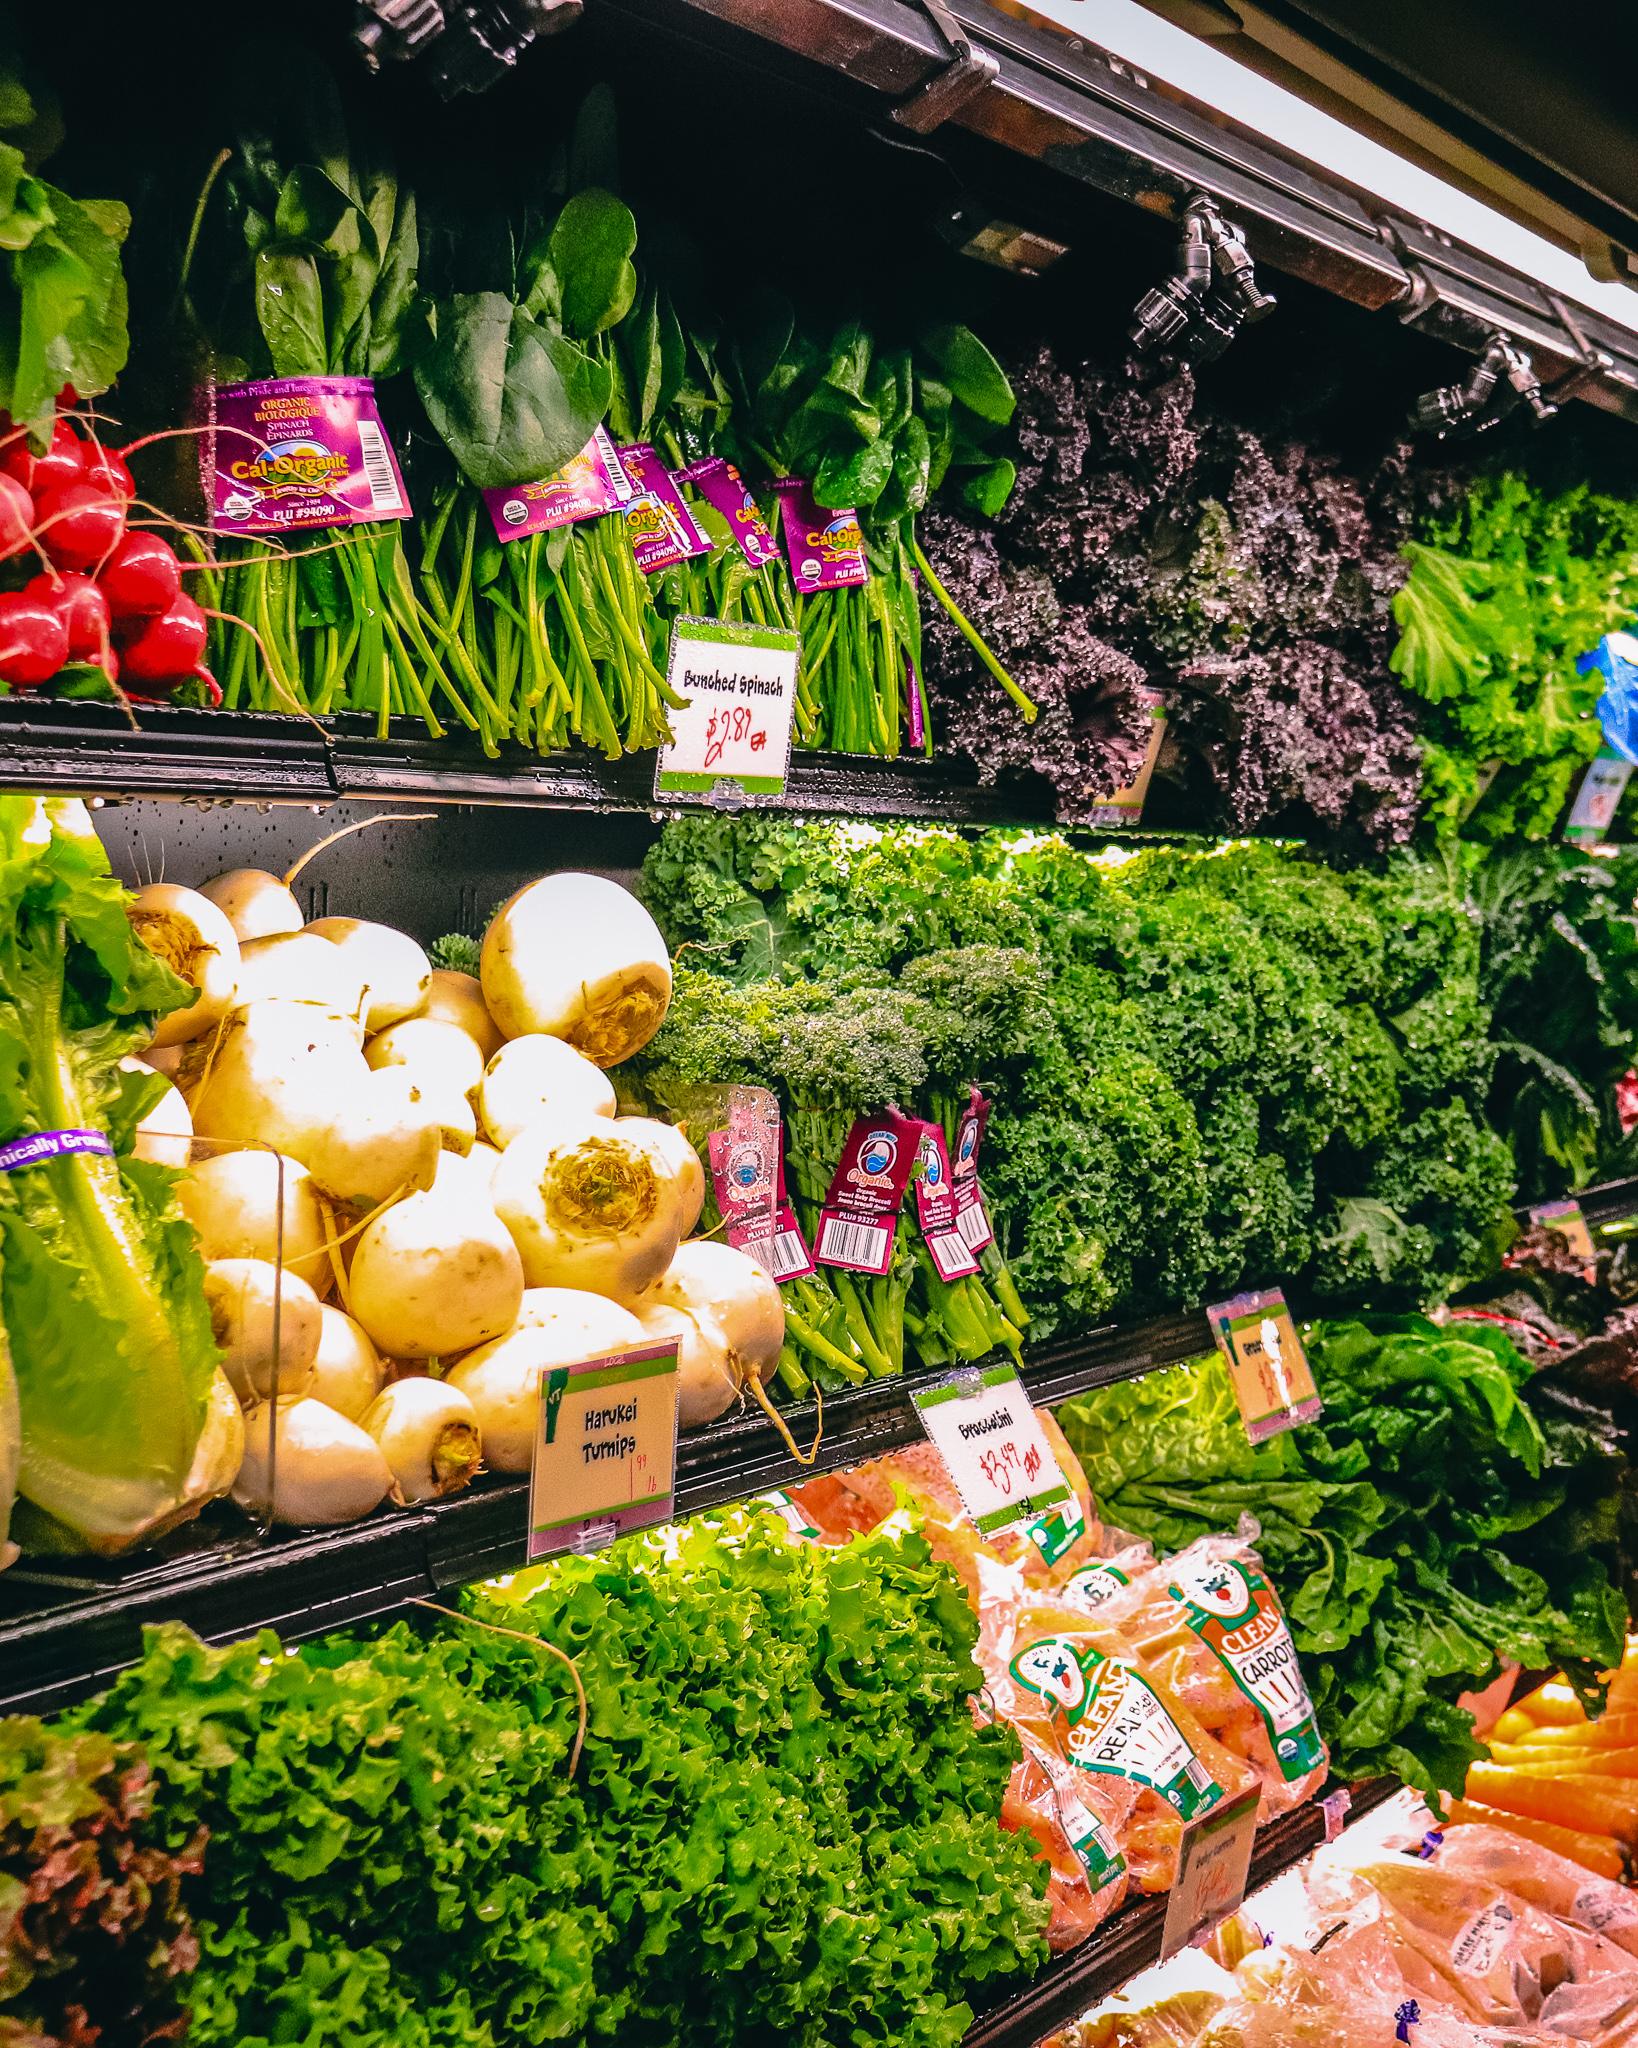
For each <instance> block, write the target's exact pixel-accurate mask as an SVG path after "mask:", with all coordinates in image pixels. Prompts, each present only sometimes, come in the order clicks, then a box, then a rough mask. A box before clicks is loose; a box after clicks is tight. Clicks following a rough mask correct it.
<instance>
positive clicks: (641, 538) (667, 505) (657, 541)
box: [616, 441, 711, 576]
mask: <svg viewBox="0 0 1638 2048" xmlns="http://www.w3.org/2000/svg"><path fill="white" fill-rule="evenodd" d="M616 452H617V453H618V455H619V457H620V464H621V467H622V468H623V469H624V471H625V473H626V480H627V481H628V482H629V483H630V485H631V488H632V491H633V492H634V493H635V495H634V496H633V498H632V500H631V503H630V504H629V505H628V506H627V507H626V531H627V533H629V534H630V536H631V552H632V555H633V557H634V558H635V560H636V563H637V566H638V568H639V569H641V570H642V572H643V574H644V575H645V576H652V575H653V574H654V572H655V570H656V569H670V568H672V567H673V566H674V565H675V564H676V563H678V562H686V561H688V560H689V558H690V557H691V556H693V555H708V554H709V553H710V552H711V543H710V542H709V541H708V540H707V539H706V537H705V535H704V534H703V533H701V532H700V530H699V528H698V526H696V525H695V523H694V515H693V513H692V512H690V511H689V509H688V507H687V506H686V505H685V504H684V503H683V501H682V497H681V495H680V494H679V492H678V490H677V486H676V483H675V481H674V480H673V478H672V475H671V472H670V470H669V469H667V468H666V466H665V464H664V463H663V462H662V461H661V460H660V458H659V456H658V455H656V454H655V452H654V450H653V449H652V448H651V447H650V446H649V444H648V443H647V442H646V441H634V442H633V443H632V444H631V446H630V447H628V448H621V449H618V450H617V451H616Z"/></svg>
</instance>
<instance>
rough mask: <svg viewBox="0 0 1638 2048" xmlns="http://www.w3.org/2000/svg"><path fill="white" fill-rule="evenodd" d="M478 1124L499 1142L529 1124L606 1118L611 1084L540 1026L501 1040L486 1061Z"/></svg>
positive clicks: (506, 1141) (611, 1108) (610, 1113)
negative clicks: (480, 1118)
mask: <svg viewBox="0 0 1638 2048" xmlns="http://www.w3.org/2000/svg"><path fill="white" fill-rule="evenodd" d="M478 1106H479V1108H480V1109H481V1111H482V1112H483V1127H484V1130H485V1132H486V1133H487V1134H488V1136H489V1138H490V1139H491V1141H492V1142H493V1143H494V1144H496V1145H499V1146H501V1147H503V1148H504V1147H505V1146H507V1145H510V1144H511V1142H512V1140H513V1139H514V1138H515V1137H517V1136H519V1135H520V1134H521V1133H522V1132H523V1131H526V1130H527V1129H528V1128H529V1126H530V1125H531V1124H540V1123H547V1122H559V1123H561V1122H563V1121H564V1120H565V1119H574V1120H578V1119H580V1118H583V1117H612V1116H613V1115H614V1112H615V1108H616V1103H615V1096H614V1089H613V1086H612V1085H611V1084H610V1081H609V1078H608V1076H607V1075H606V1074H605V1073H604V1072H603V1070H602V1068H601V1067H599V1066H597V1065H596V1064H595V1063H594V1062H593V1061H591V1060H589V1059H587V1058H586V1056H585V1054H584V1053H580V1052H576V1051H575V1049H574V1047H573V1046H572V1045H566V1044H565V1043H564V1041H563V1040H562V1039H561V1038H550V1037H548V1036H547V1035H546V1033H545V1032H542V1031H531V1032H527V1033H526V1034H525V1035H524V1036H523V1037H522V1038H514V1039H511V1040H509V1041H508V1043H507V1044H505V1045H503V1046H502V1047H501V1049H500V1051H499V1052H497V1053H496V1054H495V1056H494V1058H493V1059H492V1060H491V1061H490V1062H489V1064H488V1066H487V1067H486V1068H485V1069H484V1072H483V1075H482V1086H481V1088H480V1089H479V1091H478Z"/></svg>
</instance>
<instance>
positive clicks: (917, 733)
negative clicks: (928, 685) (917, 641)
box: [904, 654, 927, 747]
mask: <svg viewBox="0 0 1638 2048" xmlns="http://www.w3.org/2000/svg"><path fill="white" fill-rule="evenodd" d="M904 698H905V703H906V705H907V706H908V710H909V718H910V744H911V746H913V747H920V746H924V745H925V744H926V741H927V727H926V724H925V723H924V722H923V718H922V710H921V677H920V676H919V675H918V674H917V673H916V664H915V663H914V662H913V661H912V660H911V659H910V657H909V655H908V654H907V655H906V656H905V657H904Z"/></svg>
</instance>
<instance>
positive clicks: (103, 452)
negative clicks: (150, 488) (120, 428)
mask: <svg viewBox="0 0 1638 2048" xmlns="http://www.w3.org/2000/svg"><path fill="white" fill-rule="evenodd" d="M85 480H86V482H87V483H88V484H95V485H96V487H97V489H98V490H99V491H105V492H106V493H107V494H108V496H109V497H110V498H123V499H124V500H125V501H126V503H127V504H129V503H130V501H131V500H132V499H133V498H134V497H135V496H136V478H135V477H134V476H132V474H131V471H130V468H129V466H128V464H127V463H126V460H125V457H124V456H123V455H122V454H121V453H120V451H119V450H118V449H117V448H110V447H108V446H107V444H106V443H102V444H99V443H97V442H91V443H89V444H88V445H87V447H86V451H85Z"/></svg>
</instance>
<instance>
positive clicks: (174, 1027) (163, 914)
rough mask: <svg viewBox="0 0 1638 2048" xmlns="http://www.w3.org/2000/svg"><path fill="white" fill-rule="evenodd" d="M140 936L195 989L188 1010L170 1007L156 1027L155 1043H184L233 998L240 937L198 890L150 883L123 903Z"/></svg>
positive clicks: (215, 1018) (217, 1017)
mask: <svg viewBox="0 0 1638 2048" xmlns="http://www.w3.org/2000/svg"><path fill="white" fill-rule="evenodd" d="M125 915H126V916H127V917H128V918H129V919H130V920H131V927H132V929H133V930H134V931H135V933H136V935H137V937H138V938H139V939H140V940H141V941H142V943H143V944H144V945H145V946H146V947H147V949H148V951H149V952H150V953H152V954H153V955H154V956H155V957H156V958H157V959H160V960H163V961H164V963H165V965H166V966H167V967H169V968H170V969H171V970H172V972H173V973H176V974H179V975H180V976H181V977H182V979H183V980H184V981H185V982H187V983H188V984H189V986H190V987H191V988H192V989H193V990H194V991H195V993H194V1000H193V1001H192V1002H191V1003H189V1004H188V1006H187V1007H186V1009H182V1010H172V1011H171V1013H170V1015H169V1016H167V1017H161V1018H160V1019H159V1021H158V1023H156V1024H155V1026H154V1041H153V1042H154V1044H155V1045H156V1046H167V1045H182V1044H184V1043H185V1042H186V1041H187V1040H188V1039H190V1038H197V1037H198V1036H199V1034H200V1033H201V1032H202V1031H208V1030H209V1029H210V1028H211V1026H212V1025H213V1024H215V1023H217V1022H218V1021H219V1020H220V1019H221V1018H222V1017H223V1016H225V1015H226V1013H227V1010H228V1008H229V1006H230V1005H231V1004H232V1002H233V1001H234V999H235V991H236V990H237V987H238V982H239V973H240V957H239V941H238V938H237V936H236V935H235V933H234V930H233V927H232V925H231V924H229V922H228V920H227V919H226V918H225V917H224V916H223V915H222V913H221V911H220V910H218V909H217V907H216V905H215V904H214V903H212V902H211V901H210V899H209V898H208V897H206V896H202V895H201V894H200V893H199V891H198V890H197V889H180V888H178V887H177V886H176V885H175V884H174V883H172V882H151V883H149V885H148V887H147V888H146V889H139V890H138V891H137V892H136V894H135V895H134V896H133V897H132V898H131V900H130V902H129V903H128V904H127V905H126V907H125Z"/></svg>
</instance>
